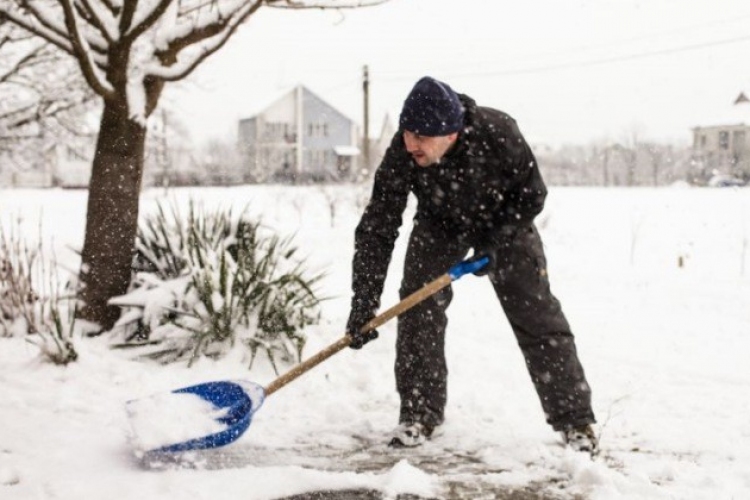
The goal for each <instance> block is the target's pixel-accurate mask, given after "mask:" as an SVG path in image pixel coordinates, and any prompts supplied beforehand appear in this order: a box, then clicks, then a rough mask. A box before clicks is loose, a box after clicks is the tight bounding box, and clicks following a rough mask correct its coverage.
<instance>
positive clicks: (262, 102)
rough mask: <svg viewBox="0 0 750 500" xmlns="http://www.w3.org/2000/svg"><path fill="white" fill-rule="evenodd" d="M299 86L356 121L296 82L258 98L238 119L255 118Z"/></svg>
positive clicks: (348, 118) (340, 112) (343, 114)
mask: <svg viewBox="0 0 750 500" xmlns="http://www.w3.org/2000/svg"><path fill="white" fill-rule="evenodd" d="M300 88H301V89H302V90H303V91H304V92H307V93H309V94H311V95H313V96H314V97H316V98H317V99H320V100H321V101H323V102H324V103H326V104H327V105H328V106H330V107H331V109H333V110H335V111H336V112H338V113H339V114H340V115H341V116H343V117H344V118H346V119H347V120H349V121H351V122H352V123H356V122H355V120H353V119H352V118H350V117H349V116H348V115H347V114H346V113H343V112H342V111H341V110H340V109H338V108H337V107H335V106H334V105H333V104H331V103H330V102H329V101H328V100H326V99H324V98H322V97H321V96H320V95H319V94H318V93H316V92H313V91H312V90H310V88H309V87H307V86H306V85H302V84H298V85H295V86H293V87H286V88H284V89H283V90H281V91H279V92H278V93H276V94H275V95H274V96H272V97H270V98H269V97H266V98H265V99H259V100H258V101H257V104H256V105H255V106H253V107H252V108H251V110H249V111H248V113H246V114H245V116H244V117H243V118H240V121H244V120H252V119H254V118H256V117H257V116H258V115H260V114H262V113H263V112H264V111H266V110H268V109H269V108H270V107H272V106H273V105H274V104H276V103H277V102H279V101H281V100H282V99H284V98H285V97H287V96H288V95H289V94H291V93H293V92H296V91H297V90H298V89H300Z"/></svg>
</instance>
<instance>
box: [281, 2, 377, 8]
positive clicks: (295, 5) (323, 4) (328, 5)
mask: <svg viewBox="0 0 750 500" xmlns="http://www.w3.org/2000/svg"><path fill="white" fill-rule="evenodd" d="M388 1H390V0H267V3H268V6H269V7H273V8H276V9H361V8H362V7H374V6H376V5H381V4H384V3H386V2H388Z"/></svg>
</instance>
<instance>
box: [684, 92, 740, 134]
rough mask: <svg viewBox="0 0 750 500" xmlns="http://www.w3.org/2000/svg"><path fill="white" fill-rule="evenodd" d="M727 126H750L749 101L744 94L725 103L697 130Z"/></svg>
mask: <svg viewBox="0 0 750 500" xmlns="http://www.w3.org/2000/svg"><path fill="white" fill-rule="evenodd" d="M727 125H750V99H748V97H747V95H746V94H745V93H744V92H740V94H739V95H738V96H737V97H736V98H735V99H734V101H732V103H731V104H729V103H727V105H726V106H725V107H723V108H722V109H718V110H717V112H716V114H715V115H714V116H713V117H712V118H711V119H708V120H706V121H704V122H703V123H701V124H699V125H698V127H697V128H706V127H721V126H727Z"/></svg>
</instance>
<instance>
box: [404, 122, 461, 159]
mask: <svg viewBox="0 0 750 500" xmlns="http://www.w3.org/2000/svg"><path fill="white" fill-rule="evenodd" d="M457 137H458V133H457V132H454V133H453V134H450V135H442V136H437V137H427V136H425V135H419V134H415V133H414V132H409V131H408V130H404V144H405V145H406V151H408V152H409V154H410V155H411V157H412V158H413V159H414V162H415V163H416V164H417V165H419V166H420V167H429V166H430V165H434V164H435V163H438V162H439V161H440V159H441V158H442V157H443V155H445V153H446V152H447V151H448V150H449V149H450V147H451V146H452V145H453V143H455V142H456V138H457Z"/></svg>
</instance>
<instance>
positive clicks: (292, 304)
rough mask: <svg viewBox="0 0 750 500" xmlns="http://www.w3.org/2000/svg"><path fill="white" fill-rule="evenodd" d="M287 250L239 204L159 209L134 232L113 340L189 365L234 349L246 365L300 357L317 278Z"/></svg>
mask: <svg viewBox="0 0 750 500" xmlns="http://www.w3.org/2000/svg"><path fill="white" fill-rule="evenodd" d="M296 253H297V248H296V247H294V246H293V245H292V242H291V239H281V238H279V237H278V236H276V235H274V234H272V233H270V232H269V231H267V230H264V229H263V228H262V227H261V225H260V223H258V222H255V221H251V220H250V219H249V218H248V217H247V211H246V210H245V211H243V212H241V213H240V214H238V215H235V214H233V213H232V211H231V210H222V209H217V210H216V211H214V212H212V213H206V212H204V211H203V210H202V209H200V208H199V207H197V206H196V204H195V203H194V202H192V201H191V202H190V203H189V208H188V213H187V214H186V216H185V217H183V216H182V215H181V214H180V212H179V210H178V208H177V207H176V206H174V205H173V206H172V207H171V210H166V209H165V208H164V207H163V206H159V207H158V211H157V213H156V214H155V215H153V216H150V217H147V218H146V219H145V220H144V221H143V222H142V224H141V225H140V227H139V230H138V235H137V241H136V255H135V258H134V262H133V268H134V271H135V273H134V276H135V278H134V280H133V283H132V287H131V291H130V292H129V293H128V294H126V295H124V296H121V297H116V298H115V299H113V300H112V302H111V303H112V304H113V305H119V306H121V307H123V308H124V313H123V316H122V317H121V319H120V321H119V322H118V324H117V325H116V327H115V329H114V332H115V333H116V342H117V343H116V345H118V346H121V347H124V346H129V347H137V348H138V351H139V353H140V354H143V355H146V356H148V357H151V358H154V359H158V360H160V361H162V362H165V363H168V362H174V361H181V360H186V361H187V362H188V364H192V363H193V362H194V361H195V360H196V359H198V358H199V357H201V356H208V357H213V358H218V357H221V356H223V355H225V354H226V353H227V352H228V351H229V350H231V349H233V348H237V347H239V348H243V349H246V350H247V351H248V353H249V355H250V361H249V363H250V366H251V367H252V363H253V361H254V360H255V358H256V355H257V354H258V352H259V351H260V352H263V353H265V354H266V355H267V356H268V359H269V361H270V362H271V364H272V366H273V368H274V370H276V372H277V373H278V372H279V370H278V363H279V361H281V362H284V363H292V362H294V361H295V360H297V361H298V360H299V359H300V358H301V356H302V349H303V347H304V345H305V334H304V329H305V327H306V326H308V325H311V324H315V323H317V321H318V320H319V317H320V312H319V309H318V306H319V303H320V299H319V298H318V297H317V295H316V293H315V291H314V286H315V284H316V282H317V281H318V280H319V279H320V278H321V277H322V275H320V274H317V275H309V273H308V272H307V270H306V269H305V263H304V261H303V260H299V259H297V258H296Z"/></svg>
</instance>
